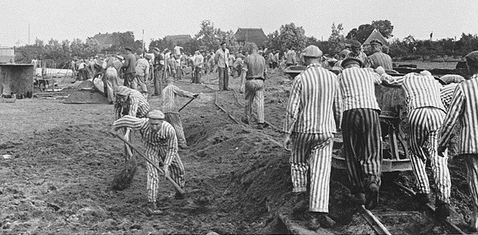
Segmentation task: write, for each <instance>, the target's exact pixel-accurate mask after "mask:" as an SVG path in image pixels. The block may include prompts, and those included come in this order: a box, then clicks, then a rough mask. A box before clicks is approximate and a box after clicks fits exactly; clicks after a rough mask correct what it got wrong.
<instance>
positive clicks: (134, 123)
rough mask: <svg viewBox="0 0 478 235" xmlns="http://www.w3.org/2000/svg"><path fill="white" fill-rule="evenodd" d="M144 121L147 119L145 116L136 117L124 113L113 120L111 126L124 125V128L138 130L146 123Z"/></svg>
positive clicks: (117, 127) (121, 126) (116, 127)
mask: <svg viewBox="0 0 478 235" xmlns="http://www.w3.org/2000/svg"><path fill="white" fill-rule="evenodd" d="M146 122H147V119H145V118H137V117H133V116H130V115H125V116H123V117H121V118H120V119H118V120H116V121H114V122H113V126H114V127H115V129H119V128H123V127H126V128H131V129H133V130H139V129H141V128H142V127H143V126H144V125H146Z"/></svg>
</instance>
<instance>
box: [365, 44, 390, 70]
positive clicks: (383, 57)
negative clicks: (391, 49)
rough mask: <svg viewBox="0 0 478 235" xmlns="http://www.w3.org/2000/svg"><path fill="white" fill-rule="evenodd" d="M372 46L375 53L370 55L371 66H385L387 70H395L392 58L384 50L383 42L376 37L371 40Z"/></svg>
mask: <svg viewBox="0 0 478 235" xmlns="http://www.w3.org/2000/svg"><path fill="white" fill-rule="evenodd" d="M370 46H371V47H372V51H373V54H371V55H369V56H368V63H369V65H370V67H372V68H374V69H376V68H378V67H379V66H381V67H383V68H384V69H385V70H393V63H392V58H391V57H390V56H389V55H387V54H385V53H383V52H382V42H381V41H380V40H377V39H374V40H372V41H371V42H370Z"/></svg>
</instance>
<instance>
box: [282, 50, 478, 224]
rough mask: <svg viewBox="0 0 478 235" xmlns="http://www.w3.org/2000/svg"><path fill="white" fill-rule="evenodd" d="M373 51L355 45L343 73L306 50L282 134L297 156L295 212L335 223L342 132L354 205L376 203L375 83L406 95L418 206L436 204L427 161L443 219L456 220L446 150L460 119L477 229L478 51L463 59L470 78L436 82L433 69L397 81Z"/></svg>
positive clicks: (378, 139)
mask: <svg viewBox="0 0 478 235" xmlns="http://www.w3.org/2000/svg"><path fill="white" fill-rule="evenodd" d="M356 45H357V44H356ZM371 46H372V49H373V51H374V52H375V53H373V54H372V55H369V56H366V55H362V54H361V53H357V52H354V48H353V47H354V44H352V51H350V52H346V53H344V55H345V56H344V57H343V58H341V61H340V65H341V68H340V71H334V70H333V69H330V68H329V69H327V68H326V66H323V64H322V63H321V59H320V58H321V57H322V52H321V51H320V49H319V48H317V47H316V46H309V47H307V48H306V49H305V50H304V52H303V58H304V61H305V65H306V66H307V68H306V70H305V71H304V72H302V73H301V74H300V75H298V76H297V77H296V78H295V79H294V82H293V85H292V89H291V92H290V96H289V101H288V105H287V114H286V121H285V124H284V128H283V131H284V132H285V133H286V134H285V136H284V146H285V148H286V149H290V150H291V151H292V155H291V157H290V161H289V162H290V165H291V177H292V183H293V192H294V193H295V195H296V200H297V204H296V206H295V207H294V210H300V209H301V207H304V202H306V201H308V210H309V212H310V218H311V219H310V221H309V224H308V225H309V227H310V228H311V229H317V228H318V227H331V226H333V225H334V224H335V221H333V220H332V219H331V218H330V217H329V216H328V215H327V214H328V202H329V183H330V170H331V161H332V145H333V137H334V133H336V132H338V131H339V130H341V131H342V137H343V143H344V157H345V160H346V163H347V174H348V178H349V181H350V184H351V188H350V191H351V201H352V202H353V203H356V204H359V205H364V206H365V208H367V209H373V208H375V207H376V206H377V205H378V203H379V200H378V199H379V191H380V186H381V164H382V159H383V156H382V154H383V153H382V138H383V136H382V131H381V127H380V112H381V109H380V107H379V105H378V102H377V98H376V96H375V85H382V86H389V87H400V88H401V89H403V90H404V91H405V96H406V105H407V112H408V123H409V134H410V135H409V140H408V141H409V146H410V148H409V149H408V151H409V156H410V160H411V165H412V171H413V173H414V175H415V178H416V188H417V194H416V200H417V201H418V202H419V203H423V204H426V203H429V202H430V194H431V190H430V185H429V179H428V175H427V173H426V170H425V169H426V165H427V162H429V165H430V168H431V172H432V174H431V175H432V177H433V181H432V182H434V183H435V188H436V197H435V206H436V210H435V215H436V216H437V217H439V218H447V217H448V216H449V215H450V195H451V179H450V172H449V169H448V156H447V151H446V149H447V147H448V142H449V141H450V139H451V136H452V133H453V130H454V126H455V124H456V121H457V120H459V122H460V124H461V129H460V135H459V137H460V141H461V142H460V144H459V146H458V148H459V150H458V154H459V155H460V156H464V157H465V158H466V164H467V169H468V178H467V180H468V184H469V186H470V191H471V194H472V198H473V205H472V208H473V214H472V215H471V216H470V217H471V222H470V227H471V229H472V230H474V231H476V230H477V228H478V214H477V206H478V204H477V203H478V190H477V188H478V163H477V162H476V161H477V160H478V141H477V140H478V139H477V133H478V132H477V130H476V128H477V125H476V124H477V123H478V113H477V111H478V110H477V109H478V96H477V94H476V92H477V90H476V89H477V85H478V79H477V78H478V51H474V52H471V53H470V54H468V55H467V56H466V57H465V58H466V61H467V64H468V67H469V71H470V72H471V74H472V76H471V77H470V79H469V80H466V79H465V78H464V77H462V76H459V75H445V76H443V77H440V78H439V79H437V78H435V77H434V76H432V75H431V73H429V72H428V71H422V72H420V73H408V74H406V75H401V76H391V75H389V74H387V73H386V72H388V73H393V72H394V71H392V70H391V69H392V67H391V65H392V60H391V58H390V57H389V56H388V55H387V54H385V53H383V52H381V46H382V44H381V43H380V42H378V41H372V42H371ZM358 52H360V51H358ZM341 54H342V53H341ZM334 62H335V61H334ZM335 66H336V64H335V65H334V67H335ZM334 72H336V73H338V75H336V73H334ZM439 80H440V81H439ZM307 199H308V200H307Z"/></svg>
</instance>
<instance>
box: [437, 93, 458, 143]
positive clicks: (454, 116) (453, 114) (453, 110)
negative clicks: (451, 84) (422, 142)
mask: <svg viewBox="0 0 478 235" xmlns="http://www.w3.org/2000/svg"><path fill="white" fill-rule="evenodd" d="M463 107H464V94H463V90H462V88H461V86H457V88H456V89H455V93H454V95H453V99H452V101H451V104H450V107H449V110H448V112H447V114H446V116H445V120H444V121H443V125H442V127H441V130H440V142H439V144H440V145H439V146H446V145H447V143H448V141H450V138H451V134H452V132H453V127H454V126H455V123H456V121H457V120H458V117H459V116H460V114H461V113H462V112H463Z"/></svg>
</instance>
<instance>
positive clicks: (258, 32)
mask: <svg viewBox="0 0 478 235" xmlns="http://www.w3.org/2000/svg"><path fill="white" fill-rule="evenodd" d="M234 37H235V38H236V40H237V41H239V42H241V41H242V42H253V43H255V44H256V45H257V46H258V47H262V46H264V42H265V41H266V40H267V36H266V34H265V33H264V31H263V30H262V28H238V29H237V31H236V33H235V34H234Z"/></svg>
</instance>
